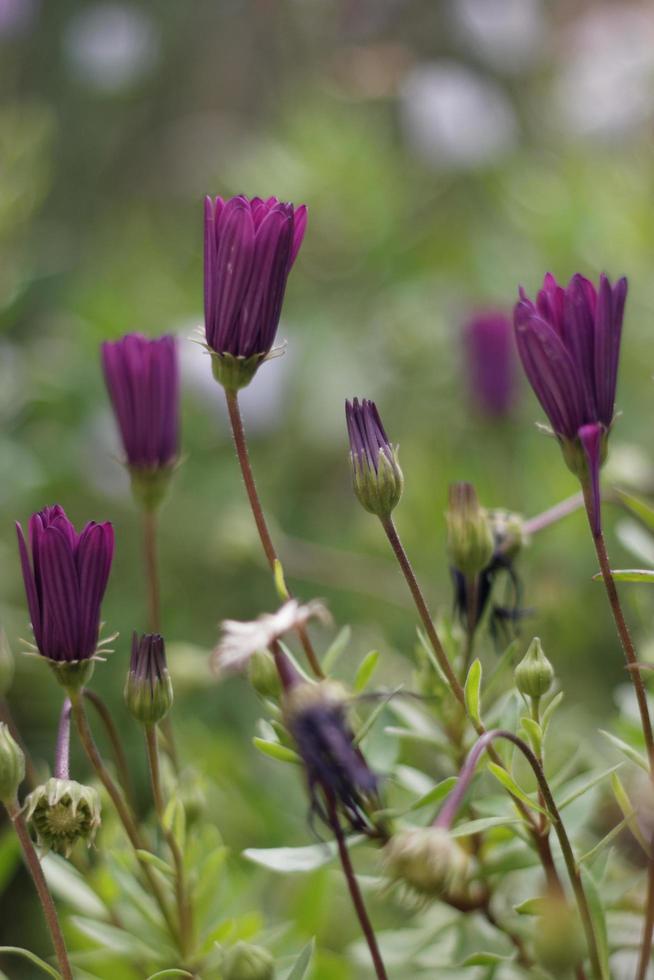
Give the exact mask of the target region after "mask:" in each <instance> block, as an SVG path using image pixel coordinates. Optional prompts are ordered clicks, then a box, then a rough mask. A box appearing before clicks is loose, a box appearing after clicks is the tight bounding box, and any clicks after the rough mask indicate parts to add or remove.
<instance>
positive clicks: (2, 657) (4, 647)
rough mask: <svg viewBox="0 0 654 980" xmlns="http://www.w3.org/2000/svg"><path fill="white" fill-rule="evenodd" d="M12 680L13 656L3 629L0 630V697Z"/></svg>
mask: <svg viewBox="0 0 654 980" xmlns="http://www.w3.org/2000/svg"><path fill="white" fill-rule="evenodd" d="M13 679H14V655H13V653H12V652H11V647H10V646H9V640H8V639H7V634H6V633H5V631H4V629H2V628H0V696H4V695H5V694H6V693H7V691H8V690H9V688H10V687H11V682H12V681H13Z"/></svg>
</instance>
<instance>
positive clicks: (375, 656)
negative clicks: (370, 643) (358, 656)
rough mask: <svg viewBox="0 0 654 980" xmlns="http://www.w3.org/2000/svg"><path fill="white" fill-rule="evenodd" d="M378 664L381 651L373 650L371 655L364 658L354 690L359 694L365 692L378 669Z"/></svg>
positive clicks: (357, 674)
mask: <svg viewBox="0 0 654 980" xmlns="http://www.w3.org/2000/svg"><path fill="white" fill-rule="evenodd" d="M378 663H379V650H371V651H370V653H368V654H366V656H365V657H364V658H363V660H362V662H361V664H360V665H359V669H358V670H357V673H356V677H355V679H354V690H355V691H356V692H357V694H361V692H362V691H365V689H366V688H367V686H368V684H369V683H370V681H371V679H372V675H373V674H374V673H375V670H376V669H377V664H378Z"/></svg>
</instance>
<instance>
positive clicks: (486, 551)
mask: <svg viewBox="0 0 654 980" xmlns="http://www.w3.org/2000/svg"><path fill="white" fill-rule="evenodd" d="M445 518H446V520H447V531H448V536H447V551H448V555H449V558H450V562H451V564H452V566H453V568H455V569H456V570H457V571H459V572H461V573H462V574H463V575H465V576H466V578H474V577H475V576H476V575H478V574H479V573H480V572H482V571H483V570H484V568H486V566H487V565H488V564H489V563H490V560H491V558H492V557H493V551H494V548H495V542H494V540H493V532H492V530H491V523H490V521H489V519H488V514H487V513H486V511H485V510H484V509H483V508H481V507H480V506H479V500H478V499H477V494H476V492H475V488H474V487H473V486H472V484H471V483H453V484H451V485H450V493H449V508H448V511H447V513H446V515H445Z"/></svg>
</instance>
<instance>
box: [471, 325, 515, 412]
mask: <svg viewBox="0 0 654 980" xmlns="http://www.w3.org/2000/svg"><path fill="white" fill-rule="evenodd" d="M512 333H513V331H512V328H511V320H510V319H509V317H508V316H507V315H506V313H504V312H502V311H500V310H479V311H478V312H477V313H475V314H473V315H472V316H471V317H470V319H469V320H468V322H467V323H466V324H465V327H464V341H465V355H466V366H467V373H468V387H469V390H470V396H471V398H472V401H473V402H474V404H475V405H476V407H477V408H478V410H479V411H480V412H481V413H482V414H483V415H484V416H487V417H490V418H494V419H501V418H503V417H504V416H506V415H507V414H508V413H509V412H510V410H511V407H512V405H513V403H514V400H515V388H516V377H515V375H516V356H515V347H514V343H513V336H512Z"/></svg>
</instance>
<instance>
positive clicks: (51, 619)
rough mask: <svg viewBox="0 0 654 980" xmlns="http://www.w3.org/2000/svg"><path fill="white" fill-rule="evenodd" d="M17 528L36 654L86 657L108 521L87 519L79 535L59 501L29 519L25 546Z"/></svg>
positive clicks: (93, 635) (105, 565) (68, 660)
mask: <svg viewBox="0 0 654 980" xmlns="http://www.w3.org/2000/svg"><path fill="white" fill-rule="evenodd" d="M16 530H17V533H18V548H19V552H20V559H21V565H22V570H23V579H24V582H25V592H26V594H27V602H28V606H29V611H30V617H31V620H32V630H33V632H34V640H35V643H36V647H37V649H38V651H39V653H40V654H41V655H42V656H44V657H46V658H47V659H48V660H49V661H51V662H52V663H53V664H56V665H64V666H65V665H70V664H73V663H78V662H80V661H90V660H91V658H92V657H93V655H94V654H95V651H96V647H97V645H98V635H99V631H100V605H101V603H102V598H103V596H104V592H105V589H106V586H107V580H108V578H109V571H110V569H111V561H112V558H113V553H114V532H113V528H112V526H111V524H109V523H105V524H96V523H95V522H93V521H91V522H90V523H89V524H87V525H86V527H85V528H84V530H83V531H81V533H80V534H78V533H77V532H76V530H75V528H74V526H73V524H72V523H71V522H70V521H69V520H68V518H67V517H66V514H65V512H64V509H63V507H60V506H59V505H58V504H57V505H55V506H54V507H46V508H45V509H44V510H42V511H39V513H37V514H33V515H32V517H31V518H30V523H29V548H28V545H27V543H26V541H25V536H24V534H23V529H22V527H21V525H20V524H16ZM30 551H31V560H30ZM62 677H63V674H62Z"/></svg>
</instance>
